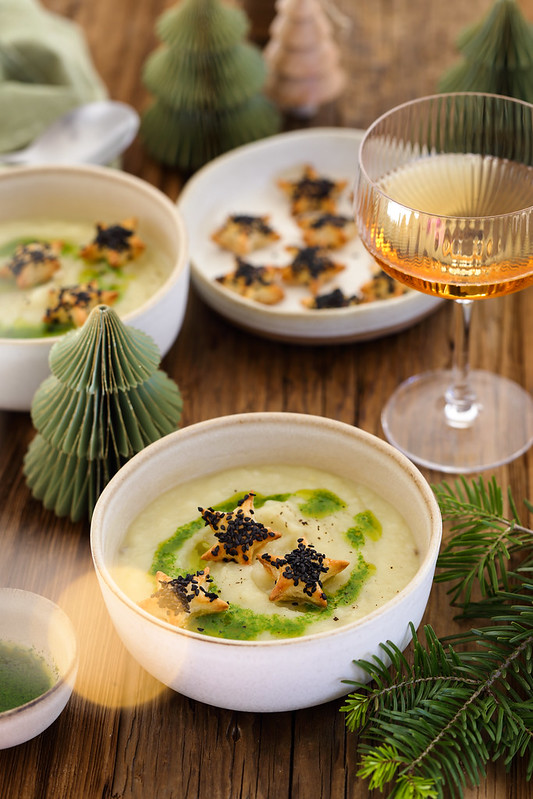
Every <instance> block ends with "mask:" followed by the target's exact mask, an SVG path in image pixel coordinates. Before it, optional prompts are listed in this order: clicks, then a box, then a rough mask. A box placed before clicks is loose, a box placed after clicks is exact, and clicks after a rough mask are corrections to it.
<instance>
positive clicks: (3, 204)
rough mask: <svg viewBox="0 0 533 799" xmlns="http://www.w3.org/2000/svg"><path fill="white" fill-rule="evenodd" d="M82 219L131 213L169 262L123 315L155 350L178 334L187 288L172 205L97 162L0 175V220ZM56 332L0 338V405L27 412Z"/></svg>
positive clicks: (179, 226) (180, 226)
mask: <svg viewBox="0 0 533 799" xmlns="http://www.w3.org/2000/svg"><path fill="white" fill-rule="evenodd" d="M43 216H44V217H45V218H49V219H53V218H57V219H62V220H65V221H67V222H68V221H80V220H85V221H88V222H89V224H90V223H92V222H93V221H94V222H97V221H101V220H107V219H115V218H116V219H117V220H120V219H123V218H124V217H126V216H127V217H136V218H137V219H138V220H139V225H140V228H141V227H142V229H143V230H144V231H147V233H148V234H149V238H150V240H152V241H155V242H157V246H158V247H159V248H161V251H162V252H163V253H164V254H165V255H166V256H168V257H169V258H170V259H171V262H172V263H173V264H174V266H173V269H172V271H171V273H170V275H169V277H168V278H167V280H166V282H165V283H164V284H163V286H161V288H160V289H158V290H157V291H156V292H155V294H154V295H153V296H152V297H151V298H150V299H149V300H148V301H147V302H145V303H144V304H143V305H141V306H140V307H139V308H137V309H136V310H135V311H132V312H131V313H128V314H125V315H124V316H123V317H122V319H123V321H124V322H126V323H127V324H131V325H133V326H134V327H138V328H140V329H141V330H144V332H145V333H148V334H149V335H150V336H152V338H153V339H154V340H155V342H156V344H157V345H158V347H159V349H160V351H161V355H162V356H163V355H165V353H166V352H167V351H168V350H169V349H170V347H171V345H172V343H173V342H174V340H175V338H176V336H177V335H178V333H179V331H180V329H181V325H182V322H183V317H184V314H185V306H186V302H187V295H188V286H189V262H188V240H187V234H186V230H185V224H184V222H183V219H182V217H181V214H180V212H179V211H178V210H177V209H176V207H175V205H174V204H173V203H172V202H171V201H170V200H169V199H168V197H166V196H165V195H164V194H163V193H162V192H160V191H159V190H158V189H156V188H154V187H153V186H151V185H150V184H149V183H147V182H146V181H143V180H141V179H139V178H136V177H133V176H132V175H128V174H126V173H124V172H120V171H119V170H117V169H111V168H108V167H99V166H59V165H58V166H55V165H54V166H35V167H15V168H12V169H9V170H5V171H2V172H0V222H9V221H10V220H17V219H28V220H31V219H32V218H43ZM56 341H57V337H50V338H35V339H16V338H0V408H2V409H6V410H23V411H24V410H29V409H30V407H31V401H32V398H33V395H34V393H35V391H36V389H37V388H38V386H39V385H40V383H41V382H42V381H43V380H44V378H45V377H46V376H47V375H48V374H49V368H48V355H49V353H50V349H51V347H52V345H53V344H54V343H55V342H56Z"/></svg>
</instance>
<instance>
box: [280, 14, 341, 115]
mask: <svg viewBox="0 0 533 799" xmlns="http://www.w3.org/2000/svg"><path fill="white" fill-rule="evenodd" d="M276 12H277V14H276V16H275V17H274V20H273V21H272V24H271V26H270V40H269V42H268V43H267V45H266V47H265V50H264V57H265V61H266V63H267V66H268V70H269V75H268V79H267V83H266V89H265V91H266V93H267V94H268V96H269V97H271V98H272V99H273V100H274V102H275V103H277V105H278V106H279V107H280V108H281V109H283V110H284V111H286V112H291V113H293V114H295V115H300V116H312V115H313V114H314V113H315V112H316V111H317V110H318V107H319V106H320V105H322V104H324V103H327V102H330V101H332V100H334V99H335V98H336V97H338V96H339V95H340V94H341V92H342V90H343V89H344V86H345V83H346V75H345V72H344V70H343V69H342V66H341V63H340V62H341V58H340V51H339V48H338V46H337V44H336V43H335V41H334V36H333V25H332V24H331V22H330V20H329V18H328V17H327V15H326V13H325V11H324V9H323V7H322V4H321V3H320V0H277V2H276Z"/></svg>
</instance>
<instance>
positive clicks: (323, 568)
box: [258, 538, 349, 608]
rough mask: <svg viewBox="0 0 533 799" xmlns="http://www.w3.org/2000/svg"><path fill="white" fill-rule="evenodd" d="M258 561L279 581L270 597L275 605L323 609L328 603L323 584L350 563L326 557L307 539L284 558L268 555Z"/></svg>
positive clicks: (301, 540) (299, 540) (299, 541)
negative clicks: (301, 604)
mask: <svg viewBox="0 0 533 799" xmlns="http://www.w3.org/2000/svg"><path fill="white" fill-rule="evenodd" d="M258 560H259V561H260V563H261V565H262V566H264V567H265V569H266V570H267V572H268V573H269V574H270V576H271V577H273V578H274V579H275V580H276V584H275V586H274V588H273V589H272V591H271V593H270V596H269V599H270V600H271V601H272V602H310V603H312V604H313V605H318V607H323V608H324V607H326V605H327V604H328V601H327V599H326V595H325V594H324V591H323V589H322V583H325V582H326V580H329V579H330V578H331V577H334V576H335V575H336V574H338V573H339V572H341V571H342V570H343V569H345V568H346V566H348V565H349V561H347V560H333V559H332V558H326V556H325V555H322V554H321V553H320V552H317V550H316V549H315V548H314V546H313V545H312V544H308V543H307V541H306V540H305V539H304V538H299V539H298V546H297V547H296V548H295V549H293V550H292V552H288V553H287V554H286V555H285V557H283V558H275V557H272V555H269V554H268V553H267V552H265V554H264V555H259V557H258Z"/></svg>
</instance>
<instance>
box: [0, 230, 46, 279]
mask: <svg viewBox="0 0 533 799" xmlns="http://www.w3.org/2000/svg"><path fill="white" fill-rule="evenodd" d="M60 251H61V243H60V242H58V241H54V242H47V241H32V242H30V243H29V244H19V245H18V247H16V249H15V252H14V253H13V257H12V258H11V259H10V260H9V261H8V262H7V263H5V264H4V266H3V267H2V268H1V269H0V277H7V278H14V279H15V282H16V284H17V286H18V287H19V289H28V288H32V286H39V285H41V283H46V282H47V281H48V280H50V278H51V277H52V275H53V274H54V273H55V272H57V270H58V269H60V267H61V263H60V261H59V257H58V256H59V254H60Z"/></svg>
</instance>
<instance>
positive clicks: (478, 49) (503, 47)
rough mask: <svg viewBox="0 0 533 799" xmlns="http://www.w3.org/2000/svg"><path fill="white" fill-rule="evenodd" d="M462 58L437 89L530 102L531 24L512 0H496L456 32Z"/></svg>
mask: <svg viewBox="0 0 533 799" xmlns="http://www.w3.org/2000/svg"><path fill="white" fill-rule="evenodd" d="M457 46H458V48H459V50H460V51H461V52H462V54H463V59H462V60H461V61H460V62H459V63H458V64H456V65H454V66H452V67H451V68H450V69H449V70H448V71H447V72H446V73H445V74H444V75H443V76H442V78H441V80H440V82H439V86H438V89H439V91H441V92H457V91H461V92H462V91H475V92H489V93H491V94H502V95H507V96H509V97H515V98H517V99H518V100H525V101H526V102H530V103H531V102H533V26H532V25H531V23H529V22H528V21H527V20H526V19H525V18H524V16H523V14H522V12H521V10H520V7H519V5H518V3H517V2H516V0H496V2H495V3H494V5H493V6H492V8H491V9H490V11H489V12H488V14H487V15H486V16H485V17H484V18H483V19H482V20H481V21H480V22H478V23H477V24H475V25H473V26H470V27H469V28H467V29H466V30H464V31H463V32H462V34H461V35H460V37H459V39H458V41H457Z"/></svg>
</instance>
